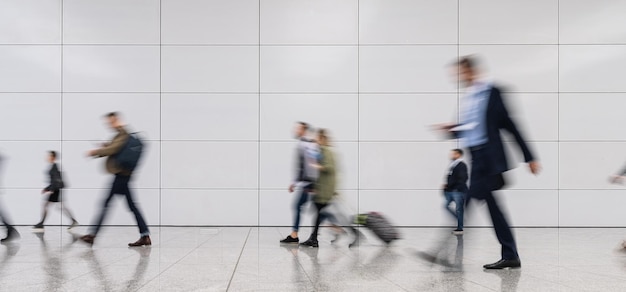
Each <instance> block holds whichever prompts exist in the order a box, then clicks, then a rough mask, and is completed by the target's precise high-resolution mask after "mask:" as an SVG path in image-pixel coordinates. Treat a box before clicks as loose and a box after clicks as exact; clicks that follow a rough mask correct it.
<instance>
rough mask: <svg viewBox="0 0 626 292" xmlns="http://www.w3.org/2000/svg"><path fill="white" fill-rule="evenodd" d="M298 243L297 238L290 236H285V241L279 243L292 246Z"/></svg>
mask: <svg viewBox="0 0 626 292" xmlns="http://www.w3.org/2000/svg"><path fill="white" fill-rule="evenodd" d="M299 242H300V239H299V238H297V237H296V238H293V237H291V235H287V237H286V238H285V239H283V240H281V241H280V243H290V244H293V243H295V244H298V243H299Z"/></svg>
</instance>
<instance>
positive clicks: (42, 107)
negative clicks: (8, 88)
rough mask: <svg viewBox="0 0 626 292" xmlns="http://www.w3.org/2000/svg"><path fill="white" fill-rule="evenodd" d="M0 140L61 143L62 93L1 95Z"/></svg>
mask: <svg viewBox="0 0 626 292" xmlns="http://www.w3.org/2000/svg"><path fill="white" fill-rule="evenodd" d="M0 105H2V106H0V124H2V125H5V126H4V127H0V137H1V138H0V140H59V139H60V138H61V94H60V93H3V94H0Z"/></svg>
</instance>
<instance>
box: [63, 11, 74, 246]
mask: <svg viewBox="0 0 626 292" xmlns="http://www.w3.org/2000/svg"><path fill="white" fill-rule="evenodd" d="M60 4H61V7H60V13H61V17H60V22H61V23H60V26H61V27H60V30H61V35H60V38H61V60H60V62H61V72H60V73H61V74H60V75H61V76H60V77H61V78H60V79H61V80H60V86H61V96H60V98H61V100H60V107H61V111H60V117H61V120H60V121H59V122H60V126H61V127H60V129H59V135H60V137H59V138H61V139H60V141H59V152H60V153H59V155H60V156H61V158H60V159H59V160H60V161H59V162H61V171H64V170H65V167H64V165H63V157H65V155H63V154H64V153H63V90H64V88H63V47H64V46H63V30H64V29H63V4H64V0H61V1H60ZM65 179H67V176H66V177H65ZM61 196H62V194H61ZM64 208H65V200H61V214H60V216H61V226H62V225H63V209H64ZM73 215H74V216H76V214H73ZM60 232H63V231H60ZM59 244H60V245H62V244H63V237H62V236H61V237H60V238H59Z"/></svg>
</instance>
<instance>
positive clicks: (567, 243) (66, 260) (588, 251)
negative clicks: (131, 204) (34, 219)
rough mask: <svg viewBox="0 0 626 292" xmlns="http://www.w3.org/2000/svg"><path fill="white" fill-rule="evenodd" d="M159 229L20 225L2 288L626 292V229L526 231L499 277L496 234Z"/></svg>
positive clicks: (6, 258) (0, 256)
mask: <svg viewBox="0 0 626 292" xmlns="http://www.w3.org/2000/svg"><path fill="white" fill-rule="evenodd" d="M78 229H79V230H78V232H81V231H84V229H81V228H78ZM152 229H153V230H152V232H153V235H152V242H153V246H152V247H151V248H128V247H126V244H127V243H128V242H132V241H134V240H136V239H137V238H136V237H137V231H136V228H131V227H108V228H105V229H104V230H103V232H102V234H101V235H100V236H99V237H98V239H97V241H96V244H95V245H94V246H93V248H90V247H89V246H86V245H84V244H81V243H80V242H74V240H73V238H74V237H73V236H72V235H71V234H69V233H67V232H66V231H65V229H64V228H60V227H47V228H46V232H45V233H43V234H37V233H32V232H31V231H30V230H29V228H27V227H22V228H19V231H20V232H21V233H22V239H21V240H19V241H17V242H14V243H10V244H5V245H3V246H0V290H2V291H626V253H623V252H622V251H620V250H619V248H618V246H619V244H620V243H621V239H622V237H626V230H625V229H523V228H522V229H515V233H516V236H517V238H518V241H519V243H518V244H519V247H520V254H521V255H522V265H523V268H522V269H518V270H502V271H491V272H487V271H483V269H482V265H483V264H485V263H489V262H493V261H496V260H497V259H498V255H499V246H498V245H497V241H496V239H495V236H494V235H493V233H492V231H491V230H490V229H486V228H476V229H468V230H466V233H465V235H464V236H454V235H451V234H449V231H450V230H449V229H433V228H404V229H401V232H402V235H403V238H404V239H403V240H400V241H397V242H395V243H393V244H392V245H391V246H390V247H386V246H385V245H383V244H382V243H381V242H380V241H378V240H377V239H375V237H374V236H373V235H372V234H371V233H369V232H368V231H367V230H364V229H361V231H362V232H363V233H364V234H365V235H366V237H367V238H368V239H367V240H365V241H362V242H361V244H360V245H359V246H357V247H354V248H352V249H349V248H348V247H347V245H348V241H349V239H348V238H344V239H340V240H339V241H338V242H336V243H335V244H331V243H330V239H331V238H332V237H331V236H330V234H329V232H330V231H328V230H323V231H322V233H321V235H320V248H319V249H313V248H304V247H298V246H297V245H296V246H294V245H291V246H281V245H280V244H279V243H278V240H279V239H280V238H281V237H283V236H284V235H286V234H287V233H288V229H286V228H249V227H245V228H244V227H232V228H175V227H167V228H166V227H162V228H156V227H155V228H152ZM304 231H305V233H306V231H308V230H304ZM420 252H427V253H429V254H434V253H437V254H438V255H439V257H441V258H443V259H442V260H441V261H440V264H435V265H433V264H431V263H429V262H428V261H425V260H423V259H422V258H420V257H418V254H419V253H420ZM442 264H443V265H442Z"/></svg>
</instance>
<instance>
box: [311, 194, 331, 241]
mask: <svg viewBox="0 0 626 292" xmlns="http://www.w3.org/2000/svg"><path fill="white" fill-rule="evenodd" d="M326 206H328V204H323V203H315V208H316V209H317V214H315V227H314V228H313V232H312V233H311V238H310V239H311V240H317V233H318V232H319V230H320V225H322V221H324V219H326V217H327V216H325V215H324V214H322V211H323V210H324V208H326Z"/></svg>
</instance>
